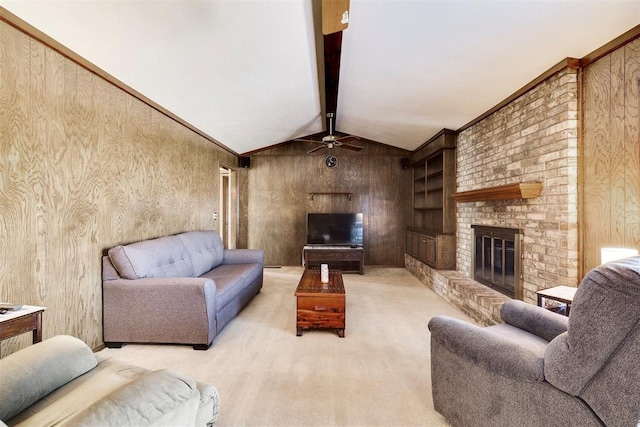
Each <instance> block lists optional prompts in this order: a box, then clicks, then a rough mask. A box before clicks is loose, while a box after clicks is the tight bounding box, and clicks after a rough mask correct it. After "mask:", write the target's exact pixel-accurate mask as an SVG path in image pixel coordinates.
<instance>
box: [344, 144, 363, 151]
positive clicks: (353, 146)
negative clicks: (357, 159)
mask: <svg viewBox="0 0 640 427" xmlns="http://www.w3.org/2000/svg"><path fill="white" fill-rule="evenodd" d="M338 147H340V148H346V149H347V150H353V151H360V150H362V149H363V148H364V147H358V146H357V145H351V144H345V143H342V144H340V145H339V146H338Z"/></svg>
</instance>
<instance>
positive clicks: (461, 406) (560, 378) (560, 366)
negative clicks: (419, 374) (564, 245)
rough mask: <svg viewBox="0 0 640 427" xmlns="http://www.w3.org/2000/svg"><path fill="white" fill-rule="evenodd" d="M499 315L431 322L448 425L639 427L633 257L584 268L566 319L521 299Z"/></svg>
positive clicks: (439, 402) (639, 321) (437, 386)
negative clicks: (486, 321) (481, 322)
mask: <svg viewBox="0 0 640 427" xmlns="http://www.w3.org/2000/svg"><path fill="white" fill-rule="evenodd" d="M501 316H502V319H503V320H504V322H505V323H504V324H500V325H494V326H490V327H485V328H482V327H478V326H475V325H471V324H468V323H466V322H462V321H460V320H456V319H451V318H447V317H435V318H433V319H432V320H431V321H430V322H429V329H430V330H431V381H432V391H433V404H434V407H435V409H436V410H437V411H438V412H440V413H441V414H442V415H443V416H444V417H445V418H446V419H447V420H448V421H449V422H450V423H451V424H452V425H454V426H474V427H475V426H492V427H495V426H516V425H517V426H532V427H533V426H603V425H606V426H611V427H615V426H634V427H635V426H636V425H640V369H639V368H638V367H639V366H640V257H634V258H629V259H625V260H621V261H614V262H611V263H608V264H604V265H601V266H599V267H597V268H595V269H594V270H592V271H591V272H589V273H588V274H587V275H586V276H585V278H584V279H583V280H582V283H581V284H580V287H579V288H578V290H577V292H576V295H575V297H574V300H573V303H572V305H571V314H570V316H569V317H568V318H567V317H565V316H562V315H559V314H556V313H552V312H550V311H548V310H546V309H544V308H541V307H536V306H533V305H530V304H526V303H523V302H521V301H509V302H507V303H505V304H504V305H503V307H502V309H501Z"/></svg>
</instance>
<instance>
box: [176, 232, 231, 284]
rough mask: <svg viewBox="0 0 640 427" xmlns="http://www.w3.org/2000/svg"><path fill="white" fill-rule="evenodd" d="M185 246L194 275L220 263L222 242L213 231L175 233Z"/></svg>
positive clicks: (222, 251)
mask: <svg viewBox="0 0 640 427" xmlns="http://www.w3.org/2000/svg"><path fill="white" fill-rule="evenodd" d="M177 236H178V238H179V239H180V240H181V241H182V243H183V244H184V246H185V247H186V248H187V252H188V253H189V257H190V258H191V264H192V265H193V274H194V276H200V275H201V274H204V273H206V272H207V271H209V270H211V269H212V268H215V267H217V266H218V265H220V264H221V263H222V260H223V258H224V244H223V243H222V239H221V238H220V235H219V234H218V233H217V232H215V231H190V232H188V233H182V234H178V235H177Z"/></svg>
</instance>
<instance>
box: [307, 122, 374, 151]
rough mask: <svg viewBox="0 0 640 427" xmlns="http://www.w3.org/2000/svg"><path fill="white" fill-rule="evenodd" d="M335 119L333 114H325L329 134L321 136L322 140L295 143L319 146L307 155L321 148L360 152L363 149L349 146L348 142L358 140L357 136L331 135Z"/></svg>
mask: <svg viewBox="0 0 640 427" xmlns="http://www.w3.org/2000/svg"><path fill="white" fill-rule="evenodd" d="M334 119H335V114H334V113H327V121H328V122H329V134H328V135H327V136H323V137H322V140H320V141H318V140H315V139H296V140H295V141H299V142H313V143H314V144H320V145H319V146H318V147H315V148H312V149H311V150H309V151H307V154H310V153H313V152H314V151H318V150H321V149H323V148H325V147H326V148H329V149H331V148H333V147H342V148H348V149H349V150H354V151H360V150H362V148H363V147H360V146H357V145H352V144H349V142H350V141H354V140H358V139H360V138H358V137H357V136H354V135H345V136H340V137H337V136H336V135H334V134H333V120H334Z"/></svg>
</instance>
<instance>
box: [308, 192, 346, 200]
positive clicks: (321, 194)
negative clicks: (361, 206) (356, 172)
mask: <svg viewBox="0 0 640 427" xmlns="http://www.w3.org/2000/svg"><path fill="white" fill-rule="evenodd" d="M313 196H347V199H349V200H351V197H352V196H353V193H336V192H331V193H309V197H310V198H311V200H313Z"/></svg>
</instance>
